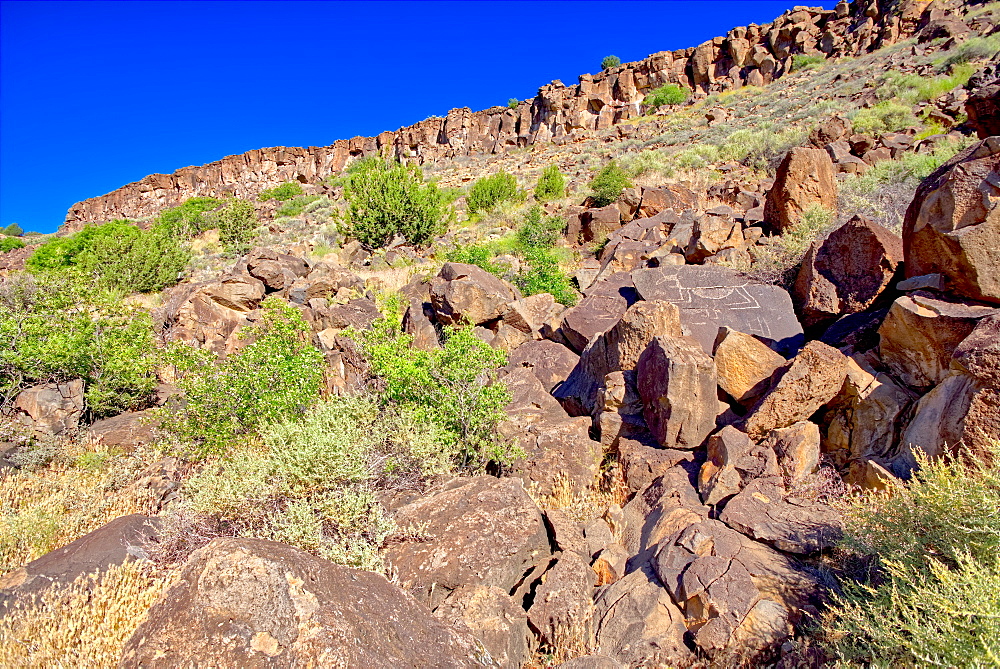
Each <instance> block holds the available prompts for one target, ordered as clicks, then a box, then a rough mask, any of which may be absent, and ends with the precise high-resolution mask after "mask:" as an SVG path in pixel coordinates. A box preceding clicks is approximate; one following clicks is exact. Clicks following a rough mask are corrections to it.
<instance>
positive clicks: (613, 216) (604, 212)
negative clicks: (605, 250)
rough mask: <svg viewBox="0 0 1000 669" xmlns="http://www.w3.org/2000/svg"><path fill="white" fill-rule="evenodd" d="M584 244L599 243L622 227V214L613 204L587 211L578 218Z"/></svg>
mask: <svg viewBox="0 0 1000 669" xmlns="http://www.w3.org/2000/svg"><path fill="white" fill-rule="evenodd" d="M580 220H581V222H582V224H583V240H584V241H585V242H601V241H604V240H605V239H607V238H608V237H610V236H611V233H613V232H614V231H615V230H617V229H618V228H620V227H621V226H622V212H621V210H620V209H619V208H618V207H617V206H616V205H614V204H609V205H608V206H606V207H599V208H594V209H588V210H587V211H585V212H583V214H582V215H581V216H580Z"/></svg>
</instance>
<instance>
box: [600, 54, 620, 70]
mask: <svg viewBox="0 0 1000 669" xmlns="http://www.w3.org/2000/svg"><path fill="white" fill-rule="evenodd" d="M621 64H622V61H621V58H619V57H618V56H605V57H604V58H603V59H601V69H602V70H610V69H611V68H612V67H618V66H619V65H621Z"/></svg>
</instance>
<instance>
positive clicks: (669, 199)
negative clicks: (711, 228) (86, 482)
mask: <svg viewBox="0 0 1000 669" xmlns="http://www.w3.org/2000/svg"><path fill="white" fill-rule="evenodd" d="M697 207H698V197H697V196H696V195H695V194H694V193H693V192H691V190H689V189H688V188H685V187H684V186H681V185H680V184H664V185H662V186H657V187H656V188H643V189H642V201H641V202H640V203H639V216H641V217H643V218H648V217H650V216H655V215H657V214H659V213H660V212H662V211H665V210H667V209H673V210H674V211H684V210H685V209H695V208H697Z"/></svg>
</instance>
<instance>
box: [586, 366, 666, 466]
mask: <svg viewBox="0 0 1000 669" xmlns="http://www.w3.org/2000/svg"><path fill="white" fill-rule="evenodd" d="M594 425H595V426H596V427H597V429H598V431H599V432H600V435H601V445H602V446H603V447H604V450H605V451H617V450H618V446H619V444H620V443H621V440H622V439H641V440H644V441H652V438H651V437H650V435H649V429H648V428H647V427H646V419H645V418H643V416H642V398H641V397H640V396H639V388H638V385H637V383H636V376H635V371H634V370H630V371H624V372H611V373H610V374H608V375H606V376H605V377H604V382H603V383H602V384H601V386H600V387H599V388H598V389H597V406H596V407H595V416H594Z"/></svg>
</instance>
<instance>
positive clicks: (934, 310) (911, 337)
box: [878, 291, 1000, 390]
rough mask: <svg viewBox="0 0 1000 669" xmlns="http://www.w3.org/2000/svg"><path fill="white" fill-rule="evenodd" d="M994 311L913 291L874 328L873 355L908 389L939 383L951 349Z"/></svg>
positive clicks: (945, 371) (945, 372) (921, 388)
mask: <svg viewBox="0 0 1000 669" xmlns="http://www.w3.org/2000/svg"><path fill="white" fill-rule="evenodd" d="M994 313H1000V312H997V310H996V309H993V308H990V307H987V306H984V305H979V304H970V303H966V302H962V301H959V300H956V299H953V298H945V297H943V296H938V295H934V294H931V293H928V292H924V291H917V292H914V293H910V294H908V295H903V296H902V297H900V298H898V299H897V300H896V301H895V302H893V304H892V308H890V309H889V314H888V316H886V319H885V320H884V321H883V322H882V326H881V327H880V328H879V331H878V333H879V339H880V343H879V357H880V358H881V359H882V362H883V363H885V364H886V365H887V366H888V367H889V369H890V370H891V371H892V373H893V374H894V375H895V376H896V377H898V378H899V379H900V380H901V381H902V382H903V383H905V384H906V385H908V386H910V387H911V388H914V389H918V390H926V389H928V388H930V387H932V386H934V385H936V384H938V383H940V382H941V381H942V380H943V379H944V377H945V375H946V374H947V373H948V369H949V367H950V366H951V358H952V354H953V353H954V352H955V348H956V347H957V346H958V345H959V343H961V341H962V340H963V339H965V338H966V337H967V336H969V334H970V333H971V332H972V331H973V329H974V328H975V327H976V324H977V323H978V322H979V320H980V319H982V318H985V317H986V316H989V315H992V314H994Z"/></svg>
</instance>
